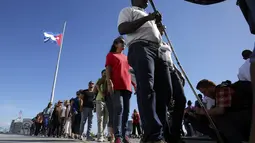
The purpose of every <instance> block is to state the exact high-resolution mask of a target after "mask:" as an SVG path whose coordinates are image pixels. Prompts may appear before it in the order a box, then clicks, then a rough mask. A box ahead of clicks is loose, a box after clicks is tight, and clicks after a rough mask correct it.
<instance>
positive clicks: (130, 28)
mask: <svg viewBox="0 0 255 143" xmlns="http://www.w3.org/2000/svg"><path fill="white" fill-rule="evenodd" d="M132 13H133V10H132V9H130V8H126V9H123V10H122V11H121V12H120V15H119V20H118V25H119V26H118V31H119V33H120V35H125V34H130V33H133V32H135V31H136V30H137V29H139V28H140V27H141V26H142V25H143V24H144V23H146V22H147V21H150V20H155V19H157V20H158V21H160V20H161V15H160V14H159V12H154V13H152V14H149V15H148V16H145V17H142V18H140V19H137V20H134V21H133V15H132Z"/></svg>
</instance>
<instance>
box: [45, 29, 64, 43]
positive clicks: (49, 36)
mask: <svg viewBox="0 0 255 143" xmlns="http://www.w3.org/2000/svg"><path fill="white" fill-rule="evenodd" d="M43 35H44V43H46V42H48V41H51V42H53V43H56V44H58V46H60V45H61V41H62V37H63V34H54V33H52V32H44V33H43Z"/></svg>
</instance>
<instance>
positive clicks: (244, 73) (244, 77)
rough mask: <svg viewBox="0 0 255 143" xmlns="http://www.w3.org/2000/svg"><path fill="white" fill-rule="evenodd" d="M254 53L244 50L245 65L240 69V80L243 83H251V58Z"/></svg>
mask: <svg viewBox="0 0 255 143" xmlns="http://www.w3.org/2000/svg"><path fill="white" fill-rule="evenodd" d="M251 54H252V52H251V51H250V50H244V51H243V52H242V56H243V59H244V60H245V62H244V64H243V65H242V66H241V67H240V68H239V73H238V79H239V80H241V81H251V74H250V66H251V63H250V56H251Z"/></svg>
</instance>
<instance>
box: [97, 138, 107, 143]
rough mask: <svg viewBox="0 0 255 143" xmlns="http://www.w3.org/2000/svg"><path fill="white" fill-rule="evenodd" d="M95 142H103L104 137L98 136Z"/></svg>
mask: <svg viewBox="0 0 255 143" xmlns="http://www.w3.org/2000/svg"><path fill="white" fill-rule="evenodd" d="M97 142H105V139H104V138H99V139H97Z"/></svg>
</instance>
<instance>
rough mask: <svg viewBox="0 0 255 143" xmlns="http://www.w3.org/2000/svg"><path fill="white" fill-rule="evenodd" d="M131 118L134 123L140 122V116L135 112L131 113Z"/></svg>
mask: <svg viewBox="0 0 255 143" xmlns="http://www.w3.org/2000/svg"><path fill="white" fill-rule="evenodd" d="M132 118H133V123H134V124H139V123H140V116H139V114H138V113H137V114H133V116H132Z"/></svg>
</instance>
